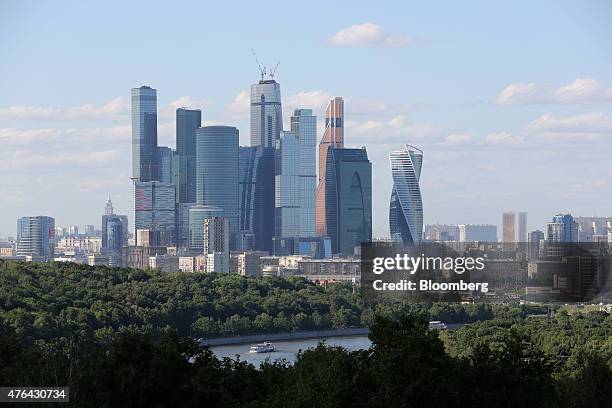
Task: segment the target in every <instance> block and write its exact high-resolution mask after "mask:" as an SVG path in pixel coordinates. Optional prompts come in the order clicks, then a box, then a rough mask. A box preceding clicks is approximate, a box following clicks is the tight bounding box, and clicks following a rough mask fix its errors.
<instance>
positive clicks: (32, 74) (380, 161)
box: [0, 0, 612, 237]
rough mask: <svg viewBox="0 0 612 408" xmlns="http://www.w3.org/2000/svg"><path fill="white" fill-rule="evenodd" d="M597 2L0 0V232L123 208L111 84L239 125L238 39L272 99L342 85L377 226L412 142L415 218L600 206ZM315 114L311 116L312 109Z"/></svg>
mask: <svg viewBox="0 0 612 408" xmlns="http://www.w3.org/2000/svg"><path fill="white" fill-rule="evenodd" d="M611 19H612V5H611V4H610V3H609V2H606V1H604V0H601V1H584V2H569V1H567V2H566V1H539V2H529V1H523V2H520V1H518V2H508V4H505V5H503V4H500V3H499V2H485V1H482V2H451V1H448V2H435V3H434V2H427V3H425V2H411V3H408V2H399V1H398V2H371V1H370V2H359V1H352V2H330V1H326V2H319V1H312V2H302V3H299V4H298V3H295V2H275V1H266V2H263V3H262V2H244V3H243V4H241V5H233V6H230V3H223V2H189V1H183V2H181V3H180V4H176V3H173V4H170V3H169V2H164V3H162V2H144V1H143V2H118V1H117V2H115V1H105V2H99V3H95V4H94V3H92V2H68V1H60V2H51V1H49V2H46V1H38V2H20V1H4V2H2V3H0V50H1V53H0V146H2V149H1V150H0V209H1V212H0V214H2V216H1V217H0V237H2V236H8V235H14V234H15V220H16V218H17V217H19V216H23V215H34V214H46V215H51V216H54V217H55V218H56V222H57V224H58V225H68V224H77V225H84V224H94V225H97V226H99V223H100V215H101V214H102V212H103V208H104V201H105V199H106V194H107V192H109V191H110V193H111V195H112V198H113V202H114V203H115V208H116V211H118V212H120V213H125V214H130V215H131V212H132V211H131V207H132V204H131V184H130V180H129V176H130V169H131V166H130V160H131V159H130V157H131V155H130V149H131V143H130V129H129V104H128V98H129V90H130V88H132V87H135V86H140V85H142V84H147V85H150V86H153V87H154V88H156V89H157V90H158V104H159V107H158V108H159V111H160V112H159V128H160V144H166V145H170V146H174V116H173V110H174V108H175V107H177V106H183V105H186V106H194V107H201V108H202V109H203V115H202V116H203V119H204V121H205V123H223V124H228V125H235V126H238V127H239V129H240V136H241V141H242V144H244V145H247V144H248V140H249V128H248V110H247V108H248V104H247V100H246V98H245V96H246V93H245V92H246V91H247V90H248V88H249V85H250V84H251V83H252V82H254V81H256V80H257V79H258V70H257V66H256V64H255V61H254V59H253V56H252V55H251V51H250V49H251V47H252V48H254V49H255V50H256V51H257V53H258V55H259V58H260V60H262V62H264V63H265V64H268V65H271V64H274V63H276V61H279V60H280V66H279V68H278V72H277V75H276V79H277V80H278V81H279V82H280V83H281V91H282V94H283V102H284V114H285V116H286V117H288V116H289V114H290V109H293V108H295V107H303V108H313V109H315V112H317V114H318V116H319V118H320V119H321V118H322V114H323V109H324V107H325V103H326V100H327V99H328V98H329V97H332V96H343V97H344V98H345V100H346V115H347V118H346V121H347V123H346V125H347V129H346V136H345V139H346V144H347V146H361V145H365V146H366V147H367V148H368V152H369V154H370V157H371V160H372V161H373V164H374V179H375V180H374V185H375V188H374V232H375V235H377V236H380V235H384V234H385V233H386V232H387V230H388V225H387V211H388V199H389V193H390V189H391V185H392V182H391V178H390V172H389V166H388V159H387V155H388V151H389V150H392V149H394V148H396V147H397V146H398V145H399V144H401V143H409V144H413V145H415V146H418V147H420V148H422V149H423V150H424V165H423V172H422V191H423V196H424V206H425V222H426V223H432V222H441V223H494V224H499V223H500V222H501V212H502V211H509V210H515V211H527V212H529V228H531V229H534V228H542V227H543V224H544V223H545V222H546V221H547V220H548V218H550V217H551V216H552V215H553V214H554V213H556V212H559V211H564V212H572V213H573V214H575V215H612V206H611V205H610V203H611V200H610V199H611V198H612V194H611V193H610V191H611V189H610V187H611V184H610V183H611V181H612V180H611V176H612V171H611V170H610V164H609V163H610V151H611V149H610V148H611V147H612V141H611V138H612V111H611V107H612V25H611V24H609V21H610V20H611ZM319 122H322V121H321V120H320V121H319Z"/></svg>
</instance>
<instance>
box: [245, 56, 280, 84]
mask: <svg viewBox="0 0 612 408" xmlns="http://www.w3.org/2000/svg"><path fill="white" fill-rule="evenodd" d="M251 53H252V54H253V57H255V62H257V66H258V67H259V73H260V74H261V80H262V81H263V80H264V78H265V77H266V75H268V76H269V77H270V79H274V75H275V74H276V69H277V68H278V65H279V64H280V61H279V62H277V63H276V65H275V66H274V68H272V69H269V68H267V67H266V66H265V65H261V63H260V62H259V59H258V58H257V54H256V53H255V50H254V49H253V48H251Z"/></svg>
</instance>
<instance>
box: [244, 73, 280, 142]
mask: <svg viewBox="0 0 612 408" xmlns="http://www.w3.org/2000/svg"><path fill="white" fill-rule="evenodd" d="M282 130H283V111H282V108H281V93H280V84H279V83H278V82H276V81H275V80H273V79H265V80H264V79H263V77H262V80H261V81H259V82H258V83H256V84H253V85H251V146H263V147H274V144H275V143H276V140H277V139H278V138H279V137H280V132H281V131H282Z"/></svg>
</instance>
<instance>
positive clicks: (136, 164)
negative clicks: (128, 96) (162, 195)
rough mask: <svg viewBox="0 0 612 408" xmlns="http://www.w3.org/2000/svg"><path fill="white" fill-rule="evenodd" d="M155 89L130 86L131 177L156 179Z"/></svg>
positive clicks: (135, 178) (147, 179)
mask: <svg viewBox="0 0 612 408" xmlns="http://www.w3.org/2000/svg"><path fill="white" fill-rule="evenodd" d="M156 162H157V91H156V90H155V89H153V88H151V87H148V86H141V87H140V88H132V178H133V179H134V180H136V181H153V180H157V176H158V169H157V163H156Z"/></svg>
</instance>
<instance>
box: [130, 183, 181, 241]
mask: <svg viewBox="0 0 612 408" xmlns="http://www.w3.org/2000/svg"><path fill="white" fill-rule="evenodd" d="M134 187H135V190H134V199H135V200H134V207H135V220H134V221H135V222H134V223H135V233H136V232H137V231H138V230H150V231H154V232H157V233H159V236H160V243H161V245H175V244H176V211H175V199H176V197H175V191H176V190H175V188H174V184H171V183H162V182H159V181H150V182H137V183H136V184H135V186H134ZM137 244H138V243H137Z"/></svg>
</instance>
